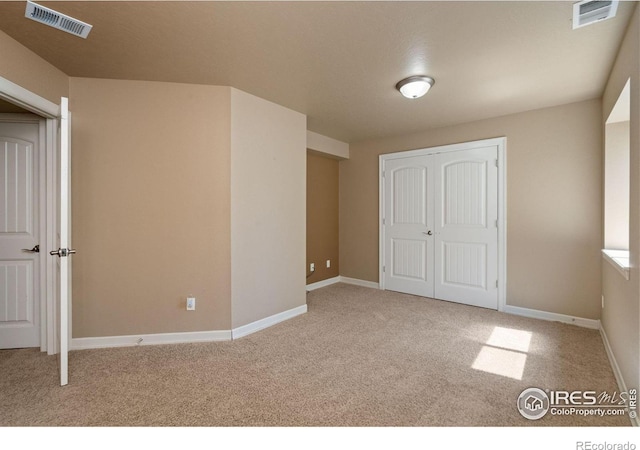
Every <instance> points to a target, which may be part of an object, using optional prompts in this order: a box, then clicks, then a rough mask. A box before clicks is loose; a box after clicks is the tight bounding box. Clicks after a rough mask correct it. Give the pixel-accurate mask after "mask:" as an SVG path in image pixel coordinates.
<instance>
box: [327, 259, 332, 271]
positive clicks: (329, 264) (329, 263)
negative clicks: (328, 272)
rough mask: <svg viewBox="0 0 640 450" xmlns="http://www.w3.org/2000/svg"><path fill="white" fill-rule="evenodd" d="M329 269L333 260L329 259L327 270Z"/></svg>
mask: <svg viewBox="0 0 640 450" xmlns="http://www.w3.org/2000/svg"><path fill="white" fill-rule="evenodd" d="M329 267H331V260H330V259H327V269H328V268H329Z"/></svg>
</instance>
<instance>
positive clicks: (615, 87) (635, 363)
mask: <svg viewBox="0 0 640 450" xmlns="http://www.w3.org/2000/svg"><path fill="white" fill-rule="evenodd" d="M629 78H631V121H630V122H631V123H630V126H631V133H630V135H631V145H630V166H631V173H630V191H629V194H630V203H629V205H630V206H629V238H630V239H629V253H630V258H631V261H630V264H631V269H630V274H629V280H625V279H624V277H622V276H621V275H620V274H619V273H618V272H616V271H615V269H614V268H613V267H611V266H610V265H609V263H606V262H604V263H603V272H602V277H603V293H604V296H605V306H604V309H603V310H602V327H603V329H604V331H605V332H606V334H607V337H608V339H609V343H610V345H611V349H612V351H613V354H614V355H615V358H616V361H617V363H618V366H619V367H620V372H621V374H622V377H623V378H624V382H625V383H626V385H627V387H628V388H637V387H638V386H640V374H639V372H640V358H639V357H640V355H639V354H640V342H639V336H640V326H639V322H640V317H639V315H640V281H639V280H640V85H639V84H638V82H639V81H640V8H638V7H637V6H636V10H635V12H634V15H633V18H632V20H631V23H630V25H629V28H628V30H627V34H626V36H625V39H624V41H623V43H622V47H621V48H620V52H619V54H618V57H617V59H616V62H615V64H614V67H613V70H612V71H611V75H610V77H609V81H608V82H607V86H606V89H605V92H604V96H603V100H602V103H603V108H602V117H601V122H600V123H601V126H602V127H603V128H604V123H605V121H606V119H607V117H609V114H610V113H611V110H612V108H613V106H614V104H615V102H616V100H617V99H618V96H619V95H620V92H621V91H622V89H623V87H624V85H625V83H626V82H627V80H628V79H629Z"/></svg>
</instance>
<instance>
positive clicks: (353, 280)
mask: <svg viewBox="0 0 640 450" xmlns="http://www.w3.org/2000/svg"><path fill="white" fill-rule="evenodd" d="M340 282H341V283H346V284H353V285H356V286H363V287H368V288H372V289H380V284H379V283H376V282H375V281H366V280H359V279H357V278H349V277H343V276H341V277H340Z"/></svg>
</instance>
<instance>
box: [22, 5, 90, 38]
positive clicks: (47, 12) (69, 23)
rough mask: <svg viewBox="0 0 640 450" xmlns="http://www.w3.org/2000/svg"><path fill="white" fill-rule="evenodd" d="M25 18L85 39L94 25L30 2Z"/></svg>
mask: <svg viewBox="0 0 640 450" xmlns="http://www.w3.org/2000/svg"><path fill="white" fill-rule="evenodd" d="M24 16H25V17H27V18H28V19H31V20H35V21H36V22H40V23H43V24H45V25H49V26H50V27H53V28H57V29H58V30H62V31H66V32H67V33H71V34H73V35H75V36H79V37H81V38H84V39H86V38H87V36H88V35H89V31H91V28H92V27H93V25H89V24H88V23H85V22H82V21H81V20H78V19H74V18H73V17H69V16H67V15H66V14H62V13H59V12H58V11H54V10H53V9H50V8H46V7H44V6H40V5H37V4H35V3H33V2H30V1H27V9H26V10H25V12H24Z"/></svg>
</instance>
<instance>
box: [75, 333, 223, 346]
mask: <svg viewBox="0 0 640 450" xmlns="http://www.w3.org/2000/svg"><path fill="white" fill-rule="evenodd" d="M229 340H231V330H219V331H192V332H184V333H157V334H137V335H131V336H105V337H88V338H73V339H71V350H86V349H90V348H108V347H132V346H135V345H161V344H183V343H188V342H213V341H229Z"/></svg>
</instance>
